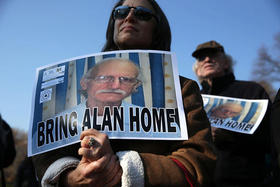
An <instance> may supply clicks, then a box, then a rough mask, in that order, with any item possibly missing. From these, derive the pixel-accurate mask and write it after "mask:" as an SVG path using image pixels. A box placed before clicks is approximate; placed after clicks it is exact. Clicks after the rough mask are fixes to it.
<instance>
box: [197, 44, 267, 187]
mask: <svg viewBox="0 0 280 187" xmlns="http://www.w3.org/2000/svg"><path fill="white" fill-rule="evenodd" d="M192 56H193V57H194V58H195V59H196V61H195V63H194V65H193V71H194V72H195V74H196V76H197V77H198V80H199V82H200V84H201V87H202V90H201V93H202V94H209V95H217V96H227V97H234V98H243V99H268V100H269V96H268V94H267V93H266V91H265V90H264V89H263V87H262V86H260V85H259V84H257V83H255V82H250V81H239V80H236V79H235V76H234V73H233V60H232V58H231V56H229V55H228V54H226V53H225V50H224V47H223V46H222V45H221V44H220V43H218V42H216V41H213V40H212V41H208V42H205V43H202V44H200V45H198V46H197V48H196V49H195V51H194V52H193V53H192ZM245 63H246V62H245ZM270 108H271V102H270V100H269V106H268V109H267V112H266V115H265V117H264V118H263V120H262V122H261V124H260V126H259V127H258V128H257V130H256V131H255V133H254V134H252V135H250V134H242V133H237V132H233V131H229V130H225V129H221V128H213V127H212V131H213V132H212V135H215V137H213V141H214V144H215V147H216V148H217V152H218V159H217V164H216V170H215V176H214V181H215V184H216V186H244V187H245V186H263V185H269V183H268V180H266V177H267V175H268V171H267V169H268V166H267V160H266V158H268V157H269V158H271V152H272V149H271V148H272V144H271V142H270V140H271V137H270V124H269V116H270V110H271V109H270Z"/></svg>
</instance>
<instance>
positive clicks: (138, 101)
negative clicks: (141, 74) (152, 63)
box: [129, 53, 145, 106]
mask: <svg viewBox="0 0 280 187" xmlns="http://www.w3.org/2000/svg"><path fill="white" fill-rule="evenodd" d="M129 59H130V60H131V61H133V62H134V63H135V64H136V65H137V66H138V67H140V62H139V54H138V53H129ZM137 90H138V91H137V92H135V93H132V95H131V102H132V104H134V105H138V106H145V98H144V90H143V86H142V85H141V86H139V87H138V88H137Z"/></svg>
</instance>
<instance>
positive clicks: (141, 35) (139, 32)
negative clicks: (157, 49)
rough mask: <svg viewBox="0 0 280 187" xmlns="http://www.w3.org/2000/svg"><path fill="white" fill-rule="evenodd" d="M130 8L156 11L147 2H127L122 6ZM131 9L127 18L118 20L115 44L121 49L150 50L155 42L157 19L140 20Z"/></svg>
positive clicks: (140, 0) (133, 0) (134, 0)
mask: <svg viewBox="0 0 280 187" xmlns="http://www.w3.org/2000/svg"><path fill="white" fill-rule="evenodd" d="M122 5H123V6H129V7H138V6H141V7H144V8H147V9H150V10H151V11H152V12H153V13H154V14H155V12H154V9H153V8H152V6H151V5H150V3H149V2H148V1H147V0H126V1H124V3H123V4H122ZM133 11H134V9H133V8H132V9H130V12H129V14H128V15H127V17H126V18H123V19H116V20H115V25H114V42H115V44H116V45H117V46H118V48H119V49H149V48H151V45H152V41H153V33H154V30H155V27H156V23H157V22H156V19H155V18H154V17H152V18H151V19H150V20H139V19H137V17H135V16H134V14H133Z"/></svg>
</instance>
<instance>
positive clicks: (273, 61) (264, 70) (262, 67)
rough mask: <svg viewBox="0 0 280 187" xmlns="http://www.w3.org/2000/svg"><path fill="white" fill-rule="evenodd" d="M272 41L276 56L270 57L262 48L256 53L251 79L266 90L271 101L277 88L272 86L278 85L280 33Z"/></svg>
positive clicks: (279, 73) (266, 49) (263, 47)
mask: <svg viewBox="0 0 280 187" xmlns="http://www.w3.org/2000/svg"><path fill="white" fill-rule="evenodd" d="M274 40H275V41H274V42H275V43H274V46H273V50H275V51H276V53H274V54H277V55H276V56H274V55H271V54H272V52H271V51H269V50H268V48H267V47H265V46H262V47H261V48H260V49H259V51H258V59H257V60H256V62H255V63H254V67H253V71H252V77H253V78H252V79H253V80H254V81H256V82H258V83H260V84H261V85H262V86H263V87H264V88H265V89H266V91H267V92H268V94H269V96H270V98H271V99H272V100H273V99H274V97H275V94H276V91H277V90H278V88H274V85H277V84H278V85H279V83H280V32H279V33H277V34H276V35H275V37H274Z"/></svg>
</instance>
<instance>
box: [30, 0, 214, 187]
mask: <svg viewBox="0 0 280 187" xmlns="http://www.w3.org/2000/svg"><path fill="white" fill-rule="evenodd" d="M106 39H107V41H106V44H105V46H104V48H103V51H108V50H122V49H158V50H166V51H169V50H170V42H171V33H170V27H169V24H168V21H167V19H166V17H165V15H164V13H163V12H162V10H161V8H160V7H159V6H158V4H157V3H156V1H154V0H125V1H119V2H117V3H116V5H115V6H114V8H113V11H112V13H111V16H110V20H109V23H108V28H107V33H106ZM180 83H181V87H182V90H181V91H182V96H183V102H184V110H185V115H186V121H187V124H188V133H189V140H187V141H149V140H121V139H120V140H115V139H112V140H109V139H108V137H107V136H106V135H105V134H103V133H100V132H98V131H96V130H94V129H91V130H88V131H84V132H83V133H82V135H81V140H82V141H81V145H80V144H74V145H72V146H68V147H65V148H63V149H58V150H55V151H51V152H47V153H45V154H42V155H38V156H35V157H34V162H35V163H36V164H35V166H36V170H37V172H38V176H39V178H40V179H42V178H43V181H42V183H43V185H46V184H57V183H58V182H60V183H63V184H64V185H65V186H77V185H82V184H83V185H85V186H86V185H89V186H90V185H92V186H113V185H115V184H119V185H121V186H211V184H212V173H213V170H214V167H215V159H216V155H215V153H214V149H213V145H212V139H211V134H210V125H209V121H208V119H207V116H206V113H205V111H204V109H203V103H202V98H201V95H200V93H199V89H198V85H197V84H196V83H195V82H194V81H192V80H189V79H186V78H183V77H181V78H180ZM90 138H94V139H95V140H96V141H97V142H98V144H99V146H97V147H95V148H94V149H93V148H91V147H89V146H88V141H89V139H90ZM78 150H79V155H80V156H79V155H78V154H77V151H78ZM116 155H118V159H119V160H120V163H119V161H118V160H117V157H116ZM120 165H121V168H120Z"/></svg>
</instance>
